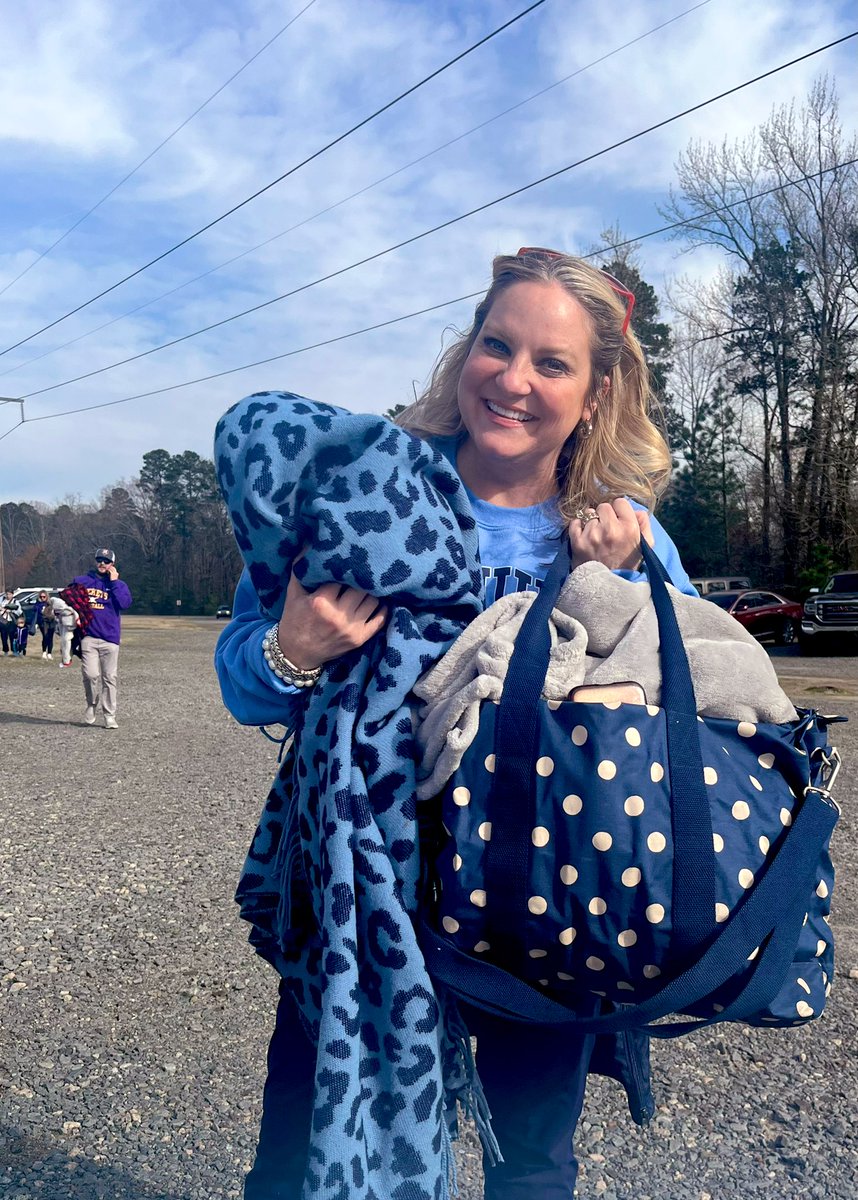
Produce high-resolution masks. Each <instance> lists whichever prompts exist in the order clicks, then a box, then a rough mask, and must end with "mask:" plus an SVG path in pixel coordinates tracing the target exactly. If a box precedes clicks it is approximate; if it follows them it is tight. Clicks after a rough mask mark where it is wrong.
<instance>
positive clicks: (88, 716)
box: [69, 664, 95, 725]
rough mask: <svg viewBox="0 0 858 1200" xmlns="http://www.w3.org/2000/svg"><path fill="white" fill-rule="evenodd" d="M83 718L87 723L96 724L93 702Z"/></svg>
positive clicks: (88, 706)
mask: <svg viewBox="0 0 858 1200" xmlns="http://www.w3.org/2000/svg"><path fill="white" fill-rule="evenodd" d="M69 665H71V664H69ZM83 719H84V721H85V722H86V723H87V725H94V724H95V709H94V708H93V706H92V705H91V704H88V705H87V709H86V712H85V713H84V714H83Z"/></svg>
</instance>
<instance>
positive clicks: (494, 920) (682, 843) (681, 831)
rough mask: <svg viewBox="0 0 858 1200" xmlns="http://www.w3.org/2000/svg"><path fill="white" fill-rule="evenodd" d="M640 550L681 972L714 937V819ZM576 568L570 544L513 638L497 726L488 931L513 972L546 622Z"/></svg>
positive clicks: (663, 598) (654, 565)
mask: <svg viewBox="0 0 858 1200" xmlns="http://www.w3.org/2000/svg"><path fill="white" fill-rule="evenodd" d="M640 551H641V555H642V557H643V561H644V565H645V566H646V570H647V577H648V579H649V583H650V591H651V594H652V600H653V605H654V607H655V611H656V618H657V621H658V630H659V643H660V658H661V671H662V708H663V709H664V712H665V717H666V736H667V758H668V764H667V765H668V770H669V772H670V793H671V818H672V835H673V845H674V873H673V895H672V920H673V936H672V938H671V950H672V952H673V953H674V954H675V955H676V957H677V959H678V961H679V962H680V963H682V962H683V961H690V960H691V958H692V957H693V956H694V955H695V954H697V953H698V952H699V949H700V947H701V945H702V944H704V943H705V942H706V941H708V939H709V938H711V937H712V936H713V935H714V933H715V930H716V924H715V851H714V846H713V842H712V818H711V814H710V811H709V800H708V797H707V795H706V784H705V782H704V778H703V760H702V757H701V753H700V738H699V735H698V732H697V725H698V722H697V706H696V702H695V698H694V687H693V684H692V681H691V672H690V670H689V666H688V657H687V655H686V653H685V647H684V645H683V643H682V635H681V633H680V631H679V625H678V623H677V620H676V614H675V612H674V609H673V604H672V603H671V600H670V596H669V595H668V592H667V588H666V586H665V580H666V579H667V578H668V576H667V573H666V572H665V570H664V567H663V566H662V564H661V562H660V561H659V559H658V557H657V556H656V554H655V553H654V552H653V551H652V550H651V549H650V547H649V546H648V545H646V543H645V542H644V541H643V539H642V540H641V544H640ZM571 566H572V563H571V557H570V552H569V541H568V538H566V537H565V536H564V537H563V540H562V542H561V546H560V549H559V551H558V553H557V556H556V558H555V559H554V562H553V563H552V565H551V568H550V570H549V572H548V574H547V576H546V577H545V580H544V582H543V584H542V587H541V588H540V591H539V594H538V596H537V597H536V600H535V601H534V602H533V604H532V605H531V606H530V609H529V610H528V613H527V615H526V617H525V619H524V621H523V623H522V626H521V629H520V630H519V634H518V637H517V638H516V641H515V647H514V649H513V653H512V656H511V659H510V663H509V668H508V670H507V675H506V679H505V681H504V686H503V692H502V695H501V701H500V705H499V709H498V715H497V723H496V727H495V771H494V774H493V775H492V777H491V780H492V785H491V793H490V804H491V811H492V836H491V840H490V841H489V843H488V845H487V849H486V890H487V891H488V892H489V894H490V895H491V897H492V905H491V926H490V928H491V930H492V932H493V933H494V940H495V944H496V945H498V946H501V945H502V946H504V947H505V950H506V953H505V955H504V958H505V961H506V962H507V963H508V964H512V963H514V962H516V961H520V959H521V957H522V955H523V953H524V952H525V947H524V931H523V927H522V924H521V914H522V913H524V912H526V911H527V877H528V865H529V857H530V831H531V829H532V828H533V824H534V822H533V813H534V811H535V801H536V795H535V793H536V774H535V771H534V764H535V763H536V760H537V759H538V757H539V723H540V722H539V717H540V703H541V695H542V688H543V685H544V683H545V676H546V673H547V671H548V663H549V657H550V652H551V633H550V627H549V619H550V617H551V613H552V610H553V609H554V606H555V604H556V602H557V599H558V597H559V595H560V592H561V590H562V588H563V585H564V583H565V582H566V579H567V577H568V575H569V572H570V570H571Z"/></svg>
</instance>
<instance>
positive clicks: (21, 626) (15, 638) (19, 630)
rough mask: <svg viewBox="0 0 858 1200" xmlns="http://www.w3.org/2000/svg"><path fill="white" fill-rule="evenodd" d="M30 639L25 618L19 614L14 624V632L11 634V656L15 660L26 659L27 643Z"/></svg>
mask: <svg viewBox="0 0 858 1200" xmlns="http://www.w3.org/2000/svg"><path fill="white" fill-rule="evenodd" d="M29 637H30V630H29V628H28V626H27V618H26V617H25V616H24V615H23V613H22V614H21V616H20V617H19V618H18V620H17V621H16V622H15V631H14V633H13V634H12V654H13V655H14V656H15V657H16V658H19V657H20V658H26V657H27V641H28V640H29Z"/></svg>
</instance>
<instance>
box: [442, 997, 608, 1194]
mask: <svg viewBox="0 0 858 1200" xmlns="http://www.w3.org/2000/svg"><path fill="white" fill-rule="evenodd" d="M464 1016H465V1020H466V1021H467V1024H468V1028H469V1029H470V1030H471V1033H473V1034H474V1035H475V1036H476V1039H477V1068H478V1070H479V1073H480V1079H481V1080H482V1084H483V1090H484V1091H485V1093H486V1099H487V1100H488V1103H489V1108H490V1109H491V1114H492V1128H493V1129H494V1131H495V1136H496V1137H497V1140H498V1144H499V1146H500V1148H501V1153H502V1154H503V1157H504V1161H503V1162H502V1163H499V1164H498V1165H497V1166H496V1167H489V1166H486V1168H485V1175H486V1187H485V1197H486V1200H571V1198H572V1193H573V1191H574V1188H575V1180H576V1178H577V1176H578V1163H577V1162H576V1160H575V1155H574V1154H573V1152H572V1135H573V1134H574V1132H575V1126H576V1125H577V1123H578V1118H579V1117H580V1115H581V1108H582V1106H583V1104H584V1089H585V1087H586V1085H587V1070H588V1067H589V1065H590V1055H591V1054H592V1052H593V1044H594V1040H595V1039H594V1038H593V1036H592V1035H587V1036H581V1035H575V1034H572V1033H570V1032H568V1031H567V1030H566V1029H550V1028H546V1027H545V1026H542V1025H522V1024H520V1023H519V1022H514V1021H504V1020H501V1019H500V1018H498V1017H491V1016H489V1015H488V1014H487V1013H483V1012H479V1011H478V1010H476V1009H470V1010H468V1011H467V1012H466V1013H465V1014H464Z"/></svg>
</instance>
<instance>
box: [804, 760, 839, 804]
mask: <svg viewBox="0 0 858 1200" xmlns="http://www.w3.org/2000/svg"><path fill="white" fill-rule="evenodd" d="M817 756H818V757H819V758H820V759H821V761H822V766H821V768H820V773H819V774H820V783H821V785H822V786H820V787H815V786H813V785H812V784H811V785H809V786H808V787H806V788H805V789H804V794H805V796H807V795H808V794H809V793H810V792H815V793H816V794H817V795H818V796H821V797H822V799H823V800H824V801H825V802H826V803H827V804H830V805H831V807H832V808H834V809H835V810H836V812H837V815H838V816H839V815H840V813H841V808H840V805H839V804H838V803H837V801H836V800H833V799H832V797H831V789H832V787H833V786H834V781H835V780H836V779H837V776H838V775H839V774H840V768H841V767H842V765H843V761H842V759H841V757H840V751H839V750H838V749H837V747H836V746H832V747H831V750H830V752H829V753H826V751H825V749H824V748H823V747H822V746H817V747H816V749H815V750H814V751H813V753H812V754H811V758H812V759H813V758H816V757H817Z"/></svg>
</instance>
